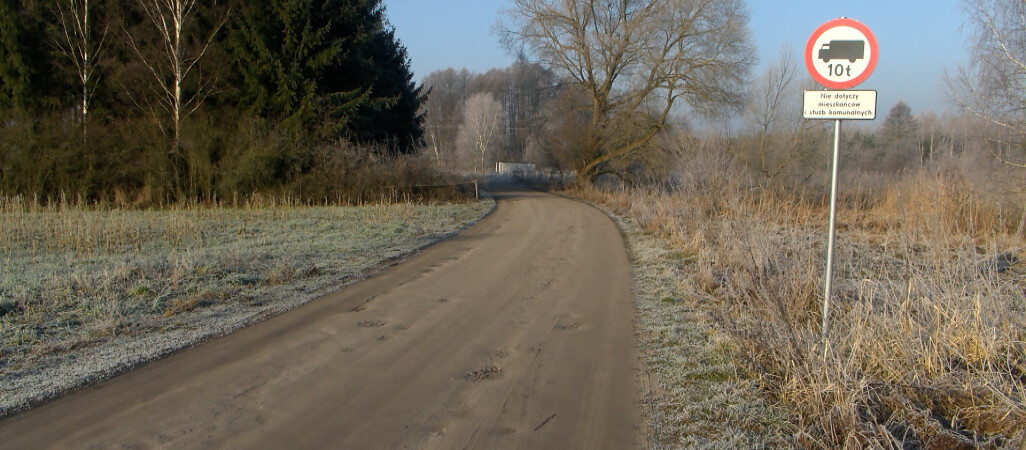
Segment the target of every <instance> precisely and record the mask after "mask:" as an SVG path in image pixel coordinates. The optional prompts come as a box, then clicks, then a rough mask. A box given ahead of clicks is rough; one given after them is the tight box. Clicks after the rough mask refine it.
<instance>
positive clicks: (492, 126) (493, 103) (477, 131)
mask: <svg viewBox="0 0 1026 450" xmlns="http://www.w3.org/2000/svg"><path fill="white" fill-rule="evenodd" d="M503 115H504V114H503V111H502V104H500V103H499V102H498V101H497V100H495V97H493V96H492V94H490V93H487V92H479V93H477V94H474V95H472V96H471V97H470V98H469V99H467V104H466V106H465V107H464V108H463V125H461V126H460V133H459V134H460V137H459V142H460V143H461V146H462V147H463V148H464V149H465V150H467V151H468V153H471V154H472V155H473V160H474V170H476V171H477V172H483V171H484V167H485V159H486V157H487V156H488V153H489V152H490V151H491V150H492V149H493V147H494V145H495V143H496V142H497V141H498V137H499V136H498V135H499V133H500V127H501V126H502V124H503V122H504V118H503Z"/></svg>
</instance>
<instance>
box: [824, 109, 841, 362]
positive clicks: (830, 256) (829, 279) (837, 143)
mask: <svg viewBox="0 0 1026 450" xmlns="http://www.w3.org/2000/svg"><path fill="white" fill-rule="evenodd" d="M840 148H841V121H840V120H839V119H838V120H835V121H834V166H833V169H832V173H831V175H830V237H829V238H828V240H827V263H826V286H825V287H824V293H823V342H824V344H825V343H826V338H827V330H828V329H829V326H830V294H831V292H832V284H833V274H834V229H835V225H836V222H837V162H838V159H839V157H838V156H839V155H840V153H841V151H840Z"/></svg>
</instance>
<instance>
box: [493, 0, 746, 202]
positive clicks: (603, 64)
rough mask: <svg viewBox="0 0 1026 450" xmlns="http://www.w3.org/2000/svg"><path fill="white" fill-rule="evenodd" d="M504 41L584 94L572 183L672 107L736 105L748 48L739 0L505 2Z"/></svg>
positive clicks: (641, 137)
mask: <svg viewBox="0 0 1026 450" xmlns="http://www.w3.org/2000/svg"><path fill="white" fill-rule="evenodd" d="M506 15H507V16H508V21H507V22H506V23H503V24H501V25H500V33H501V34H502V36H503V39H504V43H505V44H506V45H507V47H508V48H511V49H524V50H527V51H529V52H530V53H531V54H533V56H535V57H537V58H539V59H540V60H541V61H542V62H544V63H546V64H548V65H549V66H550V67H552V68H553V69H554V70H555V71H557V72H558V73H559V74H561V75H563V76H567V77H569V78H570V79H572V80H573V81H574V82H575V83H576V84H578V85H579V86H580V88H581V89H582V90H583V91H584V92H586V93H587V94H588V96H589V97H590V106H589V109H590V111H589V113H590V115H591V118H590V123H589V126H588V130H587V136H586V139H585V141H584V145H583V146H582V147H581V148H580V152H581V153H582V155H583V156H584V157H583V158H581V160H582V161H583V163H582V165H581V166H580V167H576V169H577V171H578V180H580V181H581V182H587V181H590V180H591V179H593V178H594V177H595V176H597V175H599V174H601V173H603V172H605V171H608V170H609V169H608V165H607V164H606V163H609V162H611V161H615V160H617V159H623V158H626V157H628V156H631V155H633V154H635V153H637V152H641V151H644V150H645V149H647V148H651V145H650V144H651V143H652V141H653V139H654V138H655V137H656V136H657V135H658V134H659V132H660V131H661V130H662V129H663V128H664V127H665V126H666V124H667V118H668V117H669V115H670V113H671V111H673V110H674V106H675V105H677V104H678V102H679V101H681V100H683V101H684V102H686V103H687V104H689V105H690V106H691V107H693V108H699V109H702V108H707V107H712V106H716V105H723V104H730V105H735V106H740V105H741V103H742V101H743V95H742V93H743V85H744V82H745V80H746V79H747V76H748V74H749V73H750V66H751V64H752V62H753V58H754V56H753V49H752V46H751V44H750V41H749V33H748V28H747V23H748V17H747V10H746V7H745V5H744V2H743V1H741V0H648V1H642V0H513V6H512V8H510V9H509V10H507V11H506Z"/></svg>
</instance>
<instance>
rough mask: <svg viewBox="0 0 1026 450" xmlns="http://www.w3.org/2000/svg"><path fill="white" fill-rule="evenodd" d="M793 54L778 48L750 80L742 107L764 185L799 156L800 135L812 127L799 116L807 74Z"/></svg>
mask: <svg viewBox="0 0 1026 450" xmlns="http://www.w3.org/2000/svg"><path fill="white" fill-rule="evenodd" d="M796 54H798V53H797V51H794V50H792V49H789V48H784V49H781V52H780V57H779V59H778V60H777V62H776V63H774V64H771V65H770V66H769V67H767V68H766V71H765V72H763V74H762V75H761V76H759V77H758V78H757V79H756V80H755V82H754V83H753V87H752V91H751V96H750V99H749V103H748V105H747V108H746V111H745V119H746V120H747V121H748V123H749V124H750V125H751V126H752V127H753V128H754V129H755V131H756V140H757V142H756V143H755V146H754V147H755V148H754V150H755V153H756V155H755V156H756V158H755V159H756V164H757V165H758V166H757V167H756V168H755V169H756V170H757V171H758V172H759V173H761V174H762V175H763V177H764V178H765V180H766V184H767V185H768V184H772V183H773V180H774V179H775V178H776V177H777V176H779V175H780V174H781V173H782V172H783V171H784V170H786V169H788V168H789V167H790V166H791V165H792V164H793V163H795V162H797V160H799V159H800V158H801V156H802V149H803V146H802V136H803V135H804V134H805V132H806V131H808V129H809V128H811V125H810V123H809V121H808V120H805V119H804V118H802V113H801V107H802V106H801V100H802V98H801V95H800V92H801V90H802V89H801V87H802V82H803V80H804V79H805V78H807V77H805V76H804V70H803V69H802V68H801V67H800V66H799V64H798V60H797V58H796V57H795V55H796Z"/></svg>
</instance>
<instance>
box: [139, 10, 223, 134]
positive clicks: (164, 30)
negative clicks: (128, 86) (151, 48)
mask: <svg viewBox="0 0 1026 450" xmlns="http://www.w3.org/2000/svg"><path fill="white" fill-rule="evenodd" d="M137 1H138V4H139V6H140V7H141V8H142V11H143V13H144V15H145V17H146V19H147V20H148V21H149V23H150V24H151V25H153V26H154V27H155V28H156V31H157V34H158V37H159V41H160V42H159V47H160V50H159V51H158V52H157V53H158V56H156V57H147V53H146V52H144V51H143V50H142V49H141V48H140V45H139V43H138V42H137V40H136V39H135V38H133V37H132V35H131V34H128V43H129V46H130V47H131V48H132V49H133V50H134V51H135V53H136V55H138V56H139V58H140V59H141V60H142V62H143V64H144V65H145V66H146V68H147V69H148V70H149V72H150V73H151V74H152V75H153V77H154V79H155V81H156V83H155V85H156V88H155V89H154V90H155V91H156V94H157V96H158V98H159V100H158V104H159V106H160V108H161V109H163V110H164V111H165V112H167V113H168V114H169V115H170V119H171V120H170V123H171V133H172V152H173V153H178V152H180V147H181V128H182V122H183V121H184V120H185V119H186V118H187V117H188V116H189V115H190V114H192V113H193V112H195V111H196V109H197V108H199V106H200V105H201V104H202V103H203V100H204V99H205V98H206V97H207V96H208V95H209V94H210V80H209V79H199V80H197V86H196V87H195V88H194V89H191V91H190V92H188V93H186V92H185V91H184V85H185V82H186V80H187V79H188V78H189V77H190V75H191V74H193V71H194V70H195V69H196V65H197V64H198V63H199V62H200V60H201V59H203V56H204V55H205V54H206V52H207V49H208V48H209V47H210V43H211V41H213V39H214V36H215V35H216V34H217V32H218V31H219V30H220V29H221V27H222V26H223V25H224V23H225V21H227V18H228V16H227V14H225V16H224V17H223V18H222V19H221V20H220V21H219V22H216V24H215V25H214V27H213V28H212V29H211V30H210V31H209V34H207V36H206V39H203V40H202V41H199V42H198V43H196V44H195V45H193V44H192V41H193V36H191V35H189V34H188V33H189V32H188V31H187V30H189V29H191V28H192V25H193V23H194V22H195V21H196V19H197V17H196V13H197V9H196V0H137Z"/></svg>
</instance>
